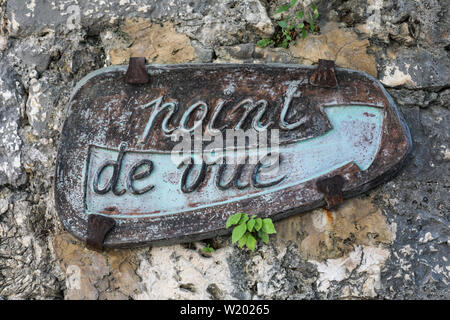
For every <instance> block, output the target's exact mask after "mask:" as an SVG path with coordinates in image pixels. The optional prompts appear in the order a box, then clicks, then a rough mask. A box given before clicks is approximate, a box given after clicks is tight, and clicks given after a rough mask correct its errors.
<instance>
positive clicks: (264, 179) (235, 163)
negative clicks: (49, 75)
mask: <svg viewBox="0 0 450 320" xmlns="http://www.w3.org/2000/svg"><path fill="white" fill-rule="evenodd" d="M410 149H411V139H410V135H409V130H408V128H407V126H406V124H405V123H404V121H403V118H402V116H401V115H400V113H399V112H398V110H397V108H396V106H395V104H394V102H393V101H392V99H391V98H390V96H389V94H388V93H387V92H386V91H385V89H384V88H383V86H382V85H381V84H380V83H379V82H378V81H377V80H376V79H374V78H372V77H370V76H368V75H367V74H364V73H361V72H357V71H352V70H347V69H339V68H336V70H335V68H334V63H333V62H332V61H324V60H321V61H320V63H319V66H318V67H306V66H296V65H249V64H243V65H234V64H225V65H224V64H195V65H194V64H190V65H189V64H185V65H151V66H145V62H144V60H143V58H132V59H131V60H130V65H129V67H128V70H127V67H126V66H118V67H108V68H104V69H101V70H98V71H95V72H93V73H91V74H89V75H88V76H87V77H85V78H84V79H83V80H82V81H81V82H80V83H79V84H78V85H77V87H76V88H75V90H74V93H73V95H72V98H71V101H70V108H69V112H68V116H67V119H66V122H65V124H64V127H63V130H62V134H61V141H60V147H59V151H58V158H57V167H56V178H55V197H56V205H57V210H58V214H59V216H60V218H61V220H62V222H63V224H64V226H65V228H66V229H67V230H69V231H70V232H71V233H72V234H74V235H75V236H77V237H78V238H80V239H83V240H85V241H86V242H87V244H88V245H89V246H90V247H92V248H94V249H98V250H101V249H102V247H103V246H107V247H120V246H122V247H125V246H134V245H142V244H147V243H156V244H161V243H174V242H183V241H193V240H198V239H202V238H208V237H211V236H214V235H218V234H224V233H225V232H226V230H225V221H226V220H227V218H228V217H229V216H230V215H232V214H234V213H236V212H247V213H249V214H257V215H259V216H262V217H271V218H273V219H279V218H282V217H286V216H288V215H291V214H295V213H298V212H301V211H306V210H310V209H312V208H315V207H318V206H322V205H325V204H326V205H327V206H328V207H333V206H335V205H337V204H339V203H340V202H342V199H343V197H344V198H345V197H350V196H354V195H356V194H359V193H362V192H365V191H367V190H368V189H370V188H372V187H374V186H375V185H377V184H379V183H382V182H384V181H386V180H387V179H389V178H390V177H391V176H392V175H393V174H394V173H395V172H396V171H397V170H398V169H399V167H400V166H401V164H402V162H403V161H404V159H405V158H406V156H407V154H408V153H409V151H410Z"/></svg>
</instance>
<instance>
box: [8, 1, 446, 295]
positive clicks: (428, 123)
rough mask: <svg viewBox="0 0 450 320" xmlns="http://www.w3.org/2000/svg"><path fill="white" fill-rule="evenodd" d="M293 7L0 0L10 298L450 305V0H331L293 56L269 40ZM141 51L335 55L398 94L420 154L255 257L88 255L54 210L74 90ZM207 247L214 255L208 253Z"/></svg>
mask: <svg viewBox="0 0 450 320" xmlns="http://www.w3.org/2000/svg"><path fill="white" fill-rule="evenodd" d="M287 2H288V1H287V0H276V1H265V0H262V1H257V0H243V1H232V0H225V1H198V0H183V1H172V0H163V1H156V0H152V1H147V0H114V1H102V0H95V1H76V0H62V1H57V2H52V1H46V0H26V1H11V0H9V1H5V0H3V1H2V0H0V141H1V143H0V300H2V299H147V298H151V299H355V298H356V299H360V298H371V299H449V298H450V295H449V293H448V285H449V272H450V265H449V262H448V259H449V252H450V250H449V249H450V248H449V247H450V223H449V214H450V200H449V195H448V194H449V186H450V180H449V177H450V175H449V169H450V168H449V166H450V145H449V141H450V130H449V123H450V119H449V104H450V103H449V101H450V81H449V69H450V64H449V61H450V59H449V57H448V54H449V48H450V31H449V30H450V12H449V10H450V8H449V5H448V1H447V0H399V1H391V0H369V1H361V0H349V1H341V0H336V1H321V2H319V12H320V17H319V21H318V26H319V27H318V30H317V31H316V32H314V33H310V34H309V35H308V37H307V38H306V39H305V40H301V39H297V40H296V44H295V45H293V46H291V47H290V48H289V49H283V48H275V47H273V46H270V47H267V48H259V47H258V46H257V45H256V42H257V41H258V40H259V39H261V38H262V37H270V36H271V35H273V34H274V32H275V30H276V29H275V26H276V21H278V20H279V19H280V18H281V16H282V14H275V11H276V9H277V8H279V6H280V5H282V4H286V3H287ZM299 3H300V2H299ZM304 3H306V4H308V3H310V1H304ZM307 13H308V11H307ZM305 22H307V21H305ZM137 54H139V55H144V56H145V57H146V58H147V59H148V60H149V61H151V62H159V63H182V62H212V63H218V62H221V63H227V62H233V63H242V62H246V63H269V62H275V63H303V64H314V63H316V62H317V60H318V59H319V58H328V59H334V60H336V64H337V65H338V66H342V67H347V68H353V69H358V70H362V71H365V72H367V73H369V74H371V75H373V76H377V77H378V78H379V79H380V80H381V81H382V82H383V83H384V84H385V85H386V86H387V87H388V89H389V92H390V93H391V95H392V96H393V98H394V100H395V101H396V103H397V105H398V106H399V107H400V109H401V111H402V113H403V114H404V115H405V118H406V121H407V123H408V126H409V128H410V129H411V134H412V138H413V144H414V150H413V153H412V154H411V156H410V157H409V159H408V160H407V162H406V164H405V167H404V168H403V170H402V171H401V172H400V173H399V175H398V176H396V177H395V178H394V179H393V180H391V181H390V182H388V183H386V184H384V185H381V186H380V187H378V188H377V189H375V190H372V191H370V192H368V193H367V194H365V195H361V196H359V197H356V198H354V199H351V200H348V201H346V202H345V203H344V204H342V205H341V206H339V207H338V208H336V209H334V210H329V211H328V210H325V209H317V210H314V211H312V212H307V213H304V214H301V215H297V216H293V217H290V218H288V219H285V220H282V221H279V222H277V223H276V228H277V230H278V233H277V235H275V236H273V237H272V238H271V241H270V244H269V245H258V247H257V249H256V250H255V252H249V251H246V250H240V249H239V248H237V247H236V246H234V245H232V244H231V240H230V238H229V237H217V238H214V239H209V240H207V241H204V242H196V243H190V244H181V245H174V246H167V247H157V248H150V247H146V248H140V249H133V250H108V251H105V252H103V253H98V252H93V251H90V250H88V249H86V248H85V246H84V245H83V244H82V243H80V242H79V241H78V240H76V239H74V238H73V237H72V236H70V235H69V234H68V233H67V232H66V231H64V230H63V228H62V225H61V223H60V222H59V220H58V217H57V215H56V212H55V206H54V197H53V178H54V166H55V159H56V150H57V147H58V141H59V135H60V132H61V129H62V124H63V122H64V119H65V114H66V111H67V103H68V101H69V97H70V93H71V91H72V89H73V88H74V86H75V85H76V83H77V82H78V81H79V80H80V79H81V78H82V77H84V76H85V75H87V74H88V73H89V72H91V71H93V70H96V69H98V68H101V67H103V66H107V65H111V64H120V63H126V62H127V60H128V58H129V56H130V55H137ZM206 244H210V245H211V246H212V247H213V248H214V249H215V251H214V252H212V253H211V254H205V253H203V252H201V249H202V248H203V247H204V246H205V245H206Z"/></svg>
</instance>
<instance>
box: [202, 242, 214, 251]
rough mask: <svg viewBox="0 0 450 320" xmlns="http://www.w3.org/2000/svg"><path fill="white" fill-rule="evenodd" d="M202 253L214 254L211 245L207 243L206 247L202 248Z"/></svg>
mask: <svg viewBox="0 0 450 320" xmlns="http://www.w3.org/2000/svg"><path fill="white" fill-rule="evenodd" d="M202 252H203V253H213V252H214V248H213V247H211V245H210V244H209V243H208V244H207V245H206V247H203V248H202Z"/></svg>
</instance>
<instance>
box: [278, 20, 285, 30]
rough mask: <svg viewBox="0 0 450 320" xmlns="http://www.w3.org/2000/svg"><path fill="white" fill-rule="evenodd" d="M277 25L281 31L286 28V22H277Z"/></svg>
mask: <svg viewBox="0 0 450 320" xmlns="http://www.w3.org/2000/svg"><path fill="white" fill-rule="evenodd" d="M278 25H279V26H280V27H281V28H282V29H284V28H286V27H287V22H286V21H278Z"/></svg>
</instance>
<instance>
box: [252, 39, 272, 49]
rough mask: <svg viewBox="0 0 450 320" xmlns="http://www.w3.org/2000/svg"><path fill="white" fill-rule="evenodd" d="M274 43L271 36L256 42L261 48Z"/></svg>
mask: <svg viewBox="0 0 450 320" xmlns="http://www.w3.org/2000/svg"><path fill="white" fill-rule="evenodd" d="M272 43H273V40H271V39H269V38H265V39H261V40H259V41H258V42H257V43H256V44H257V46H258V47H260V48H265V47H267V46H269V45H271V44H272Z"/></svg>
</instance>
